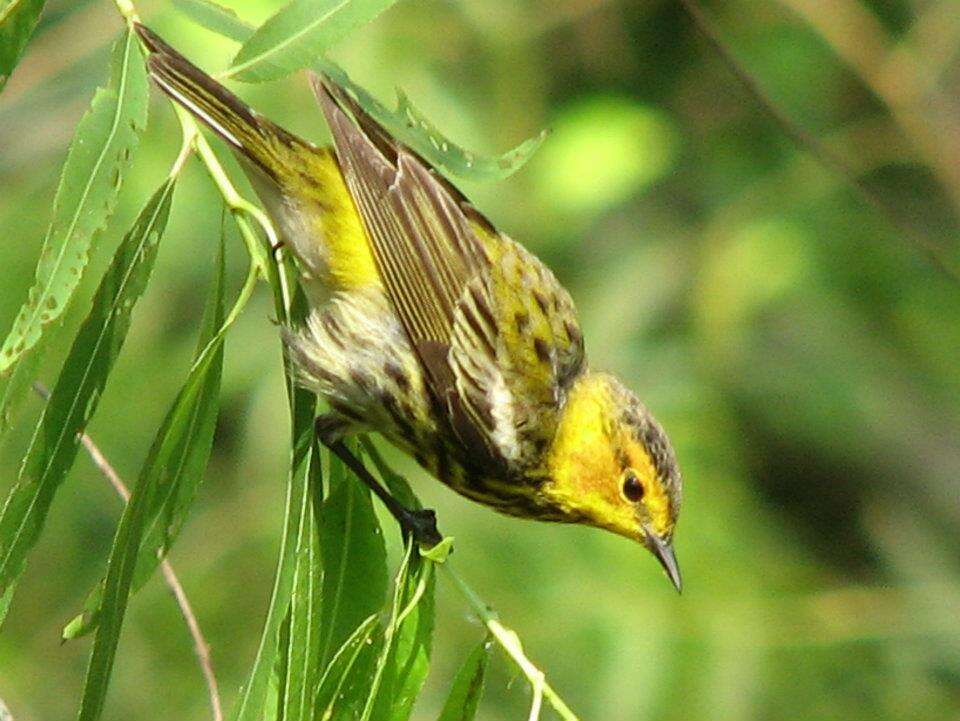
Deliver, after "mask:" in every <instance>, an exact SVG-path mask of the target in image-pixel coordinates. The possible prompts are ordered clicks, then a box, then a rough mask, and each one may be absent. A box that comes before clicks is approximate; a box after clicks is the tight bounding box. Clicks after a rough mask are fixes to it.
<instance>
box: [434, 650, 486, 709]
mask: <svg viewBox="0 0 960 721" xmlns="http://www.w3.org/2000/svg"><path fill="white" fill-rule="evenodd" d="M490 648H491V643H490V640H489V639H487V638H485V639H483V641H481V642H480V643H479V644H478V645H477V646H476V647H475V648H474V649H473V650H472V651H471V652H470V655H469V656H467V658H466V660H464V662H463V665H462V666H461V667H460V670H459V671H457V675H456V677H454V679H453V685H452V686H451V687H450V693H449V694H448V696H447V700H446V702H445V703H444V704H443V710H442V711H441V712H440V718H439V719H438V721H473V719H474V717H475V716H476V715H477V706H478V705H479V703H480V697H481V696H482V695H483V682H484V679H485V678H486V675H487V667H488V666H489V665H490Z"/></svg>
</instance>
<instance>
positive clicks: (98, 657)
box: [79, 462, 158, 721]
mask: <svg viewBox="0 0 960 721" xmlns="http://www.w3.org/2000/svg"><path fill="white" fill-rule="evenodd" d="M151 471H152V466H151V464H150V463H149V462H148V463H147V465H146V466H144V472H143V473H142V474H141V476H140V479H139V480H138V481H137V485H136V486H135V487H134V489H133V493H131V495H130V501H129V503H127V505H126V507H125V508H124V510H123V515H122V516H121V518H120V525H119V526H118V527H117V533H116V535H115V536H114V539H113V548H112V549H111V551H110V560H109V563H108V565H107V578H106V582H105V584H104V591H103V600H102V602H101V604H100V610H99V614H98V615H99V618H100V625H99V627H98V629H97V635H96V637H95V638H94V641H93V651H92V652H91V653H90V665H89V666H88V667H87V677H86V681H85V682H84V688H83V699H82V700H81V703H80V716H79V721H96V719H98V718H100V714H101V713H102V711H103V702H104V700H105V699H106V696H107V687H108V685H109V683H110V675H111V672H112V671H113V662H114V659H115V658H116V654H117V644H118V643H119V642H120V630H121V628H122V627H123V619H124V616H125V615H126V609H127V600H128V599H129V597H130V584H131V582H132V581H133V572H134V570H135V569H136V564H137V552H138V550H139V548H140V537H141V535H142V534H143V529H144V525H145V524H146V521H147V513H148V511H149V509H150V505H151V504H152V502H153V496H154V494H155V493H156V491H157V487H156V481H157V479H158V476H157V474H155V473H152V472H151Z"/></svg>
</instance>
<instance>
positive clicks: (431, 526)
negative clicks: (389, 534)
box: [316, 413, 442, 547]
mask: <svg viewBox="0 0 960 721" xmlns="http://www.w3.org/2000/svg"><path fill="white" fill-rule="evenodd" d="M343 430H344V423H343V421H342V420H341V419H340V418H339V417H338V416H337V415H336V414H333V413H329V414H327V415H323V416H319V417H318V418H317V420H316V431H317V438H318V439H319V440H320V442H321V443H322V444H323V445H325V446H326V447H327V448H329V449H330V451H331V452H332V453H333V454H334V455H336V456H337V458H339V459H340V460H341V461H343V463H344V465H345V466H346V467H347V468H349V469H350V470H351V471H353V474H354V475H355V476H356V477H357V478H359V479H360V480H361V481H363V482H364V483H365V484H366V485H367V487H369V488H370V490H371V491H373V492H374V493H375V494H376V495H377V498H379V499H380V500H381V501H383V505H385V506H386V507H387V510H388V511H390V514H391V515H392V516H393V517H394V518H396V519H397V523H399V524H400V530H401V531H402V532H403V535H404V536H412V537H413V539H414V540H415V541H416V542H417V543H420V544H423V545H424V546H430V547H432V546H435V545H437V544H438V543H440V541H441V540H442V536H441V535H440V532H439V531H438V530H437V514H436V513H434V512H433V511H432V510H430V509H421V510H414V509H410V508H407V507H406V506H404V505H403V504H402V503H400V501H398V500H397V499H396V498H394V497H393V496H392V495H390V491H388V490H387V489H386V488H384V487H383V484H381V483H380V482H379V481H378V480H377V479H376V478H374V477H373V475H372V474H371V473H370V471H368V470H367V467H366V466H365V465H363V462H362V461H361V460H360V459H359V458H357V457H356V456H355V455H353V453H352V452H351V451H350V449H349V448H347V444H346V443H344V442H343Z"/></svg>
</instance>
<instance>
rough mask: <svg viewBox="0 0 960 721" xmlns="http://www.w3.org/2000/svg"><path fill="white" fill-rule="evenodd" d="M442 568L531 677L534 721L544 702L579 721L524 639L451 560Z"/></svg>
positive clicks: (566, 718) (565, 720)
mask: <svg viewBox="0 0 960 721" xmlns="http://www.w3.org/2000/svg"><path fill="white" fill-rule="evenodd" d="M440 566H441V568H442V569H443V570H444V571H446V573H447V576H449V578H450V580H451V581H452V582H453V585H454V586H456V587H457V590H459V591H460V593H461V594H462V595H463V597H464V598H465V599H466V600H467V603H468V604H470V607H471V608H472V609H473V611H474V613H476V614H477V616H479V617H480V620H481V621H482V622H483V625H484V626H486V627H487V630H488V631H489V632H490V634H491V635H492V636H493V637H494V639H496V641H497V643H499V644H500V646H501V647H502V648H503V650H504V651H506V653H507V655H508V656H510V658H511V659H512V660H513V662H514V663H516V664H517V666H518V667H519V668H520V670H521V671H522V672H523V675H524V676H526V677H527V680H528V681H529V682H530V687H531V688H532V689H533V703H532V704H531V708H530V717H529V718H530V721H535V719H537V718H538V717H539V715H540V702H541V698H544V699H546V700H547V703H549V704H550V705H551V706H553V709H554V710H555V711H556V712H557V714H558V715H559V716H560V718H562V719H563V721H579V719H578V718H577V715H576V714H575V713H574V712H573V711H571V710H570V707H569V706H567V704H566V703H565V702H564V700H563V699H562V698H560V696H559V694H557V692H556V691H554V690H553V687H552V686H550V684H549V683H547V680H546V677H545V676H544V673H543V671H541V670H540V669H539V668H537V667H536V666H535V665H534V663H533V662H532V661H531V660H530V659H529V658H527V655H526V653H524V651H523V644H521V643H520V638H519V637H518V636H517V634H516V633H515V632H514V631H512V630H511V629H509V628H507V627H506V626H504V625H503V624H502V623H500V619H499V618H497V614H496V612H495V611H494V610H493V609H492V608H491V607H490V606H489V605H487V604H486V603H484V601H483V600H482V599H481V598H480V597H479V596H478V595H477V592H476V591H474V590H473V589H472V588H470V586H468V585H467V582H466V581H464V580H463V579H462V578H460V576H459V575H457V573H456V572H455V571H454V570H453V568H451V567H450V561H449V559H448V560H446V561H444V562H443V563H442V564H440Z"/></svg>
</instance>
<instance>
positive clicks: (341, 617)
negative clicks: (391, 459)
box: [320, 446, 387, 664]
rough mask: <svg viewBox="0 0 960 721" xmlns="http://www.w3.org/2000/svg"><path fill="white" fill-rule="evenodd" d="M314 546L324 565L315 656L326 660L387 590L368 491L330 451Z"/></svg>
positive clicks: (380, 539)
mask: <svg viewBox="0 0 960 721" xmlns="http://www.w3.org/2000/svg"><path fill="white" fill-rule="evenodd" d="M352 448H354V449H355V452H356V451H358V450H359V449H357V448H356V447H355V446H352ZM320 549H321V553H322V555H323V569H324V575H323V594H322V597H323V601H322V609H321V628H322V629H323V631H322V634H323V635H322V641H321V644H320V649H321V650H320V661H321V664H326V663H327V662H328V661H329V660H330V659H331V658H332V656H333V654H334V652H335V651H336V650H337V649H338V648H340V646H341V645H342V644H343V642H344V641H345V640H346V639H347V637H348V636H349V635H350V633H351V632H352V631H353V630H354V629H355V628H356V627H357V626H358V625H360V623H361V622H362V621H363V619H365V618H366V617H367V616H369V615H370V614H372V613H376V612H377V611H378V610H379V609H380V608H381V607H382V606H383V602H384V598H385V597H386V592H387V560H386V549H385V547H384V543H383V532H382V531H381V529H380V523H379V522H378V521H377V517H376V514H375V513H374V511H373V504H372V503H371V500H370V492H369V491H368V490H367V488H366V487H365V486H364V485H363V484H362V483H361V481H359V480H357V479H356V478H353V477H351V476H349V475H348V474H347V470H346V468H345V467H344V466H343V464H342V463H341V462H340V460H339V459H338V458H336V457H335V456H333V455H332V454H331V456H330V494H329V497H328V498H327V499H326V500H325V501H324V504H323V508H322V510H321V523H320Z"/></svg>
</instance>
